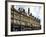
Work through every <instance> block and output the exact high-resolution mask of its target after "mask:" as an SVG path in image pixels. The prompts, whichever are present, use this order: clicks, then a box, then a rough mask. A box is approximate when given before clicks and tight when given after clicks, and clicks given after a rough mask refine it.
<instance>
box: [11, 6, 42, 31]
mask: <svg viewBox="0 0 46 37" xmlns="http://www.w3.org/2000/svg"><path fill="white" fill-rule="evenodd" d="M28 9H29V8H28ZM28 14H29V16H28V15H27V13H26V12H25V10H24V9H23V10H21V9H20V8H19V9H18V10H16V9H15V8H14V5H12V7H11V31H29V30H39V29H41V25H40V19H38V18H36V17H34V16H32V14H31V13H30V11H29V10H28Z"/></svg>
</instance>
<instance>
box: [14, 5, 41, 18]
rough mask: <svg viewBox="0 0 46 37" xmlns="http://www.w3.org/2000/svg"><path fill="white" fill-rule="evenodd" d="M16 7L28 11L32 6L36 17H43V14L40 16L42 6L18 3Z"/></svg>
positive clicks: (31, 11) (31, 10)
mask: <svg viewBox="0 0 46 37" xmlns="http://www.w3.org/2000/svg"><path fill="white" fill-rule="evenodd" d="M14 7H15V9H17V10H18V8H24V9H25V12H26V13H28V8H30V13H32V15H33V16H34V17H36V18H39V19H41V16H40V10H41V6H31V5H16V6H14Z"/></svg>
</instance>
